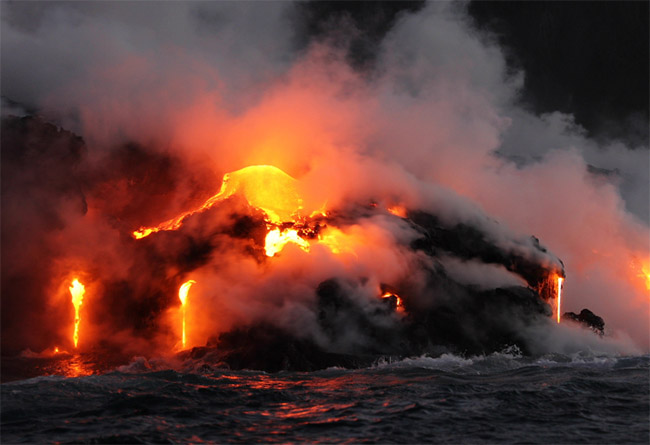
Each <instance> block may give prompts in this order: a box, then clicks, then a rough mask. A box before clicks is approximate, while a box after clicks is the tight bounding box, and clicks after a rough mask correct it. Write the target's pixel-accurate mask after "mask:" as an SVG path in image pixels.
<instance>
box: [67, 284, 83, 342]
mask: <svg viewBox="0 0 650 445" xmlns="http://www.w3.org/2000/svg"><path fill="white" fill-rule="evenodd" d="M85 292H86V288H85V287H84V285H83V284H81V283H80V282H79V280H78V279H77V278H75V279H74V280H72V285H71V286H70V294H72V304H73V305H74V334H73V336H72V339H73V341H74V347H75V348H76V347H77V344H78V343H79V322H80V321H81V317H80V316H79V308H80V307H81V303H83V299H84V293H85Z"/></svg>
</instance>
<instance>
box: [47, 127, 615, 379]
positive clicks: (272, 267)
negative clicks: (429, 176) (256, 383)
mask: <svg viewBox="0 0 650 445" xmlns="http://www.w3.org/2000/svg"><path fill="white" fill-rule="evenodd" d="M34 125H38V123H35V124H34ZM56 135H57V137H66V133H63V132H57V133H56ZM138 156H142V155H141V154H139V155H138ZM135 165H144V166H146V165H147V162H139V163H135ZM328 180H329V178H326V177H321V178H320V181H319V182H314V180H313V178H310V177H308V176H307V177H306V176H305V175H303V176H302V177H300V178H299V179H296V178H294V177H292V176H291V175H289V174H287V173H286V172H284V171H283V170H281V169H280V168H278V167H275V166H271V165H251V166H248V167H244V168H241V169H239V170H234V171H231V172H229V173H226V174H224V175H223V179H222V182H221V184H220V185H218V186H217V185H215V187H218V190H219V191H218V193H216V194H213V195H212V196H208V197H207V198H206V199H204V200H203V201H202V202H201V203H199V204H198V205H196V206H195V207H191V206H190V209H189V210H182V211H180V212H178V213H177V214H176V215H175V216H172V217H171V218H170V219H168V220H166V221H164V222H162V223H159V224H156V225H151V226H141V227H140V228H139V229H138V230H135V231H133V229H132V227H133V226H136V227H137V226H138V224H137V218H135V217H131V218H130V219H128V218H125V219H121V220H120V219H116V220H112V222H111V223H110V224H109V225H104V224H103V223H102V222H101V219H98V217H99V216H100V215H101V213H99V210H98V209H97V208H96V204H95V205H94V206H89V207H88V209H87V210H86V212H87V213H86V214H83V216H82V220H83V221H89V222H90V223H91V224H89V225H88V226H86V227H85V228H84V229H83V230H84V231H86V233H87V235H86V237H88V236H95V237H96V238H97V242H96V243H95V244H93V245H94V246H96V248H95V249H94V250H86V249H85V248H84V247H85V246H84V245H81V244H79V243H77V242H76V241H75V240H76V238H72V241H68V243H67V244H65V245H63V246H62V247H61V249H60V251H61V252H64V254H63V255H62V257H61V259H60V260H58V261H57V262H55V263H54V264H56V266H57V267H56V268H55V269H53V270H52V272H51V273H52V281H56V277H57V276H60V277H61V281H62V282H63V281H64V280H67V278H66V277H68V276H69V271H70V270H86V271H92V273H90V272H89V273H88V274H87V276H89V277H90V276H92V282H93V304H92V305H90V306H86V305H84V314H83V317H82V316H81V301H82V296H83V292H84V290H83V289H84V288H83V285H82V284H81V282H80V281H79V279H76V281H74V282H73V285H72V286H71V287H70V289H69V291H70V293H72V295H73V296H74V299H73V304H74V305H75V321H74V326H75V335H74V344H75V347H78V346H79V345H80V344H81V341H80V339H79V337H80V333H79V331H80V329H82V330H83V335H82V336H83V344H84V349H86V350H87V351H91V350H95V349H97V348H100V349H101V348H108V349H110V350H112V351H121V353H125V354H127V355H130V354H143V353H144V354H149V353H151V351H155V353H158V354H167V353H169V351H178V350H179V349H180V350H181V352H179V354H185V355H187V354H191V355H192V356H197V355H199V356H205V357H211V358H210V360H213V361H214V362H215V363H224V364H227V365H228V366H231V367H234V368H240V367H248V368H251V367H253V368H259V369H266V370H278V369H284V368H291V369H302V370H308V369H316V368H321V367H327V366H333V365H341V366H357V365H361V364H363V363H366V362H365V361H364V360H367V359H368V360H372V359H375V358H376V357H378V356H384V355H393V356H407V355H414V354H415V355H417V354H422V353H441V352H444V351H450V352H455V353H467V354H474V353H476V354H480V353H487V352H491V351H495V350H500V349H501V348H503V347H507V346H510V345H517V346H518V347H519V348H520V349H521V350H522V351H524V352H531V353H532V352H539V351H543V350H544V349H543V348H544V347H545V346H544V345H543V342H542V341H541V340H539V338H543V336H540V335H539V331H540V330H547V329H552V328H551V327H550V326H549V325H548V324H547V322H548V320H553V321H555V322H559V321H560V320H561V321H562V322H563V325H564V320H567V319H568V320H572V321H573V320H575V321H578V322H581V323H583V324H588V325H593V326H595V327H596V329H597V330H598V333H601V331H602V329H601V328H602V327H603V323H604V322H602V320H601V319H599V318H598V317H597V316H595V315H594V314H591V315H589V314H588V313H584V314H582V313H581V315H575V314H574V315H573V316H572V315H565V316H564V317H563V316H562V312H561V311H562V308H563V307H564V306H566V305H565V300H566V299H565V298H564V293H563V292H562V288H563V285H564V278H565V272H564V265H563V263H562V262H561V261H560V260H559V259H558V258H557V257H556V256H555V255H553V254H552V253H550V252H549V251H548V250H547V249H546V248H545V247H543V246H542V245H541V244H540V242H539V240H537V239H536V238H534V237H525V236H519V235H516V234H513V233H511V232H509V231H508V230H507V229H506V228H505V227H504V226H501V225H500V224H498V223H495V222H494V221H493V220H491V219H490V218H487V217H486V216H485V215H484V214H483V213H482V212H481V211H480V210H479V209H477V208H475V207H472V205H471V203H468V202H467V201H466V200H464V199H462V198H460V197H453V198H450V196H449V195H448V194H446V192H442V191H440V190H437V189H434V190H432V189H428V188H426V187H424V186H423V187H421V190H423V191H424V192H422V193H421V194H420V195H418V194H417V193H415V194H413V193H412V194H410V195H409V193H407V192H406V191H405V190H404V189H399V188H396V189H392V190H390V189H381V188H379V189H377V190H379V191H378V192H376V193H375V192H374V191H373V190H375V189H373V188H370V189H368V192H367V193H357V194H352V195H350V196H349V197H348V198H346V199H342V198H341V192H340V190H336V189H332V188H331V187H334V185H331V184H330V183H329V182H328ZM120 184H122V183H120ZM328 184H330V185H328ZM326 186H327V187H326ZM102 187H103V188H109V189H113V188H115V187H118V186H110V187H109V186H107V185H104V184H102ZM119 187H121V185H120V186H119ZM103 188H101V189H100V191H102V192H103ZM415 190H417V188H416V189H415ZM93 193H97V192H96V191H93ZM337 194H338V195H337ZM334 195H337V196H334ZM90 196H92V195H90ZM162 196H164V194H162ZM432 202H433V204H431V203H432ZM145 205H146V204H144V203H143V204H142V206H145ZM159 205H160V204H159ZM450 209H451V210H452V211H450ZM454 209H455V210H454ZM137 214H138V215H142V216H143V217H144V219H146V220H151V219H152V215H151V211H150V210H147V211H142V212H137ZM127 222H128V223H127ZM129 226H130V227H129ZM116 229H119V233H120V236H119V237H118V238H115V235H113V234H114V233H115V231H116ZM95 233H96V235H94V234H95ZM126 234H130V235H131V236H126V237H125V236H124V235H126ZM107 240H112V241H111V242H110V243H109V242H106V241H107ZM65 252H69V253H67V255H66V254H65ZM107 257H108V258H114V259H115V261H106V258H107ZM125 259H127V261H125ZM59 270H60V272H58V271H59ZM57 274H60V275H57ZM188 276H191V277H192V280H187V278H186V277H188ZM89 279H90V278H89ZM84 280H85V279H84ZM195 282H200V283H201V286H200V288H196V289H194V288H192V289H193V292H192V295H191V302H190V301H189V300H190V298H188V293H189V290H190V286H191V285H192V284H193V283H195ZM67 283H69V281H68V282H67ZM181 284H182V285H181ZM179 286H180V288H179ZM66 291H67V289H66ZM54 294H55V295H58V293H57V292H54ZM176 294H177V295H178V297H177V298H178V299H180V303H181V306H180V308H179V307H178V306H177V303H176V304H174V301H176V302H178V301H179V300H175V298H172V297H173V296H175V295H176ZM68 295H70V294H68ZM568 295H569V298H570V294H568ZM69 301H70V300H69V297H68V299H66V303H65V304H63V302H59V301H58V300H56V299H53V300H52V301H51V302H50V303H49V307H51V308H55V310H56V308H61V310H63V309H64V308H66V307H67V308H69ZM569 301H570V300H569ZM62 316H64V315H62ZM82 318H83V320H84V321H83V325H82V324H81V319H82ZM554 324H556V323H553V325H554ZM80 326H81V328H80ZM179 327H180V330H179ZM52 332H55V333H56V332H57V327H56V326H54V327H53V328H52ZM68 335H69V334H68ZM66 338H67V337H66ZM179 340H180V341H179ZM62 343H63V344H64V343H65V339H63V338H58V337H56V336H55V337H54V338H52V341H51V343H49V344H47V343H46V344H45V345H44V348H42V349H43V350H46V351H49V352H48V354H49V355H51V354H52V353H51V351H52V350H53V349H54V346H55V345H56V344H62ZM179 346H180V347H179ZM197 348H198V349H197ZM270 354H276V355H277V357H275V356H274V357H271V356H270Z"/></svg>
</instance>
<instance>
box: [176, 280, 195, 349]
mask: <svg viewBox="0 0 650 445" xmlns="http://www.w3.org/2000/svg"><path fill="white" fill-rule="evenodd" d="M195 283H196V281H194V280H188V281H186V282H185V283H183V284H182V285H181V287H180V289H178V298H179V299H180V300H181V311H182V312H183V334H182V340H181V341H182V344H183V348H185V343H186V341H185V312H186V310H185V308H186V303H187V293H188V292H189V291H190V287H192V285H193V284H195Z"/></svg>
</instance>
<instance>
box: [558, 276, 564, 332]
mask: <svg viewBox="0 0 650 445" xmlns="http://www.w3.org/2000/svg"><path fill="white" fill-rule="evenodd" d="M563 282H564V278H562V277H557V322H558V323H559V322H560V317H561V315H560V314H561V313H562V312H561V308H562V283H563Z"/></svg>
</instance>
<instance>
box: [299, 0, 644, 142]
mask: <svg viewBox="0 0 650 445" xmlns="http://www.w3.org/2000/svg"><path fill="white" fill-rule="evenodd" d="M649 4H650V3H649V2H607V1H605V2H584V1H579V2H571V1H567V2H565V1H562V2H543V1H540V2H503V1H497V2H492V1H473V2H471V3H470V4H469V8H468V12H469V15H470V17H471V18H472V19H473V20H474V23H475V25H476V27H477V28H479V29H480V30H481V31H483V32H486V33H489V34H491V35H493V36H494V37H495V38H497V39H498V42H499V44H500V45H501V46H502V47H503V48H504V49H505V54H506V58H507V62H508V64H509V68H510V69H511V70H513V71H515V70H524V72H525V81H524V89H523V91H522V92H521V99H520V100H521V102H522V104H524V105H525V106H527V107H528V108H529V109H530V110H531V111H533V112H536V113H547V112H552V111H562V112H565V113H572V114H574V115H575V118H576V121H577V122H578V123H579V124H580V125H582V126H583V127H585V128H586V129H587V130H588V132H589V134H590V135H591V136H596V137H601V138H622V139H623V140H625V141H626V142H631V143H633V144H638V143H641V144H642V145H647V142H646V141H647V139H648V115H649V105H648V104H649V99H648V98H649V97H650V96H649V95H650V92H649V89H648V88H649V85H650V74H649V66H650V65H649V61H650V54H649V48H650V44H649V42H650V37H649V36H650V34H649V32H650V31H649V28H648V23H649V20H648V17H649V10H648V5H649ZM423 6H424V2H420V1H405V2H365V1H361V2H305V3H299V4H298V14H297V16H298V19H297V20H296V25H297V26H296V29H297V32H298V34H299V35H300V40H302V39H303V38H304V37H305V36H311V37H316V36H317V37H322V36H323V35H327V34H328V33H329V34H333V33H335V32H334V31H333V29H340V25H339V24H340V23H341V18H342V17H344V18H346V19H348V20H349V21H350V22H352V23H353V24H354V26H355V27H356V28H358V29H359V30H360V32H359V33H357V34H355V35H354V37H353V38H352V39H351V43H350V49H351V54H350V59H351V61H352V62H353V63H354V65H355V66H357V67H358V68H360V69H368V68H369V67H371V66H372V59H373V54H374V51H375V49H376V47H377V46H378V42H379V40H380V39H381V38H383V36H384V35H385V34H386V33H387V32H388V31H389V30H390V28H391V26H392V25H393V24H394V22H395V20H397V19H398V17H399V14H401V13H404V12H406V11H417V10H418V9H420V8H422V7H423ZM348 38H349V37H348ZM307 40H308V39H307ZM644 142H645V143H644Z"/></svg>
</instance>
